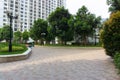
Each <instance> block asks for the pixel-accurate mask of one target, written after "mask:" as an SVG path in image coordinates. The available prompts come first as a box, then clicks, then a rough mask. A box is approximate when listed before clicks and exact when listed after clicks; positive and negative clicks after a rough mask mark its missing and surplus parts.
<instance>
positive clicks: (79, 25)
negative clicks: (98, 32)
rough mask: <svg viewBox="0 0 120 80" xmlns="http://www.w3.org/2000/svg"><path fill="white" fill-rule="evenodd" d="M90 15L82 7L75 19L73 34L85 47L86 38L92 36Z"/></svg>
mask: <svg viewBox="0 0 120 80" xmlns="http://www.w3.org/2000/svg"><path fill="white" fill-rule="evenodd" d="M90 21H91V14H90V12H88V9H87V8H86V7H85V6H82V7H81V8H80V9H79V10H78V12H77V15H76V18H75V33H76V34H77V35H78V36H80V37H81V42H82V44H84V45H86V44H87V42H88V36H89V35H91V34H92V31H93V30H92V25H91V23H90Z"/></svg>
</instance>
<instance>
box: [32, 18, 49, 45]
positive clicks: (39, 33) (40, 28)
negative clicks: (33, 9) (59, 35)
mask: <svg viewBox="0 0 120 80" xmlns="http://www.w3.org/2000/svg"><path fill="white" fill-rule="evenodd" d="M47 27H48V23H47V21H45V20H43V19H38V20H35V21H34V24H33V27H32V28H31V30H30V35H31V38H33V39H35V40H36V41H37V40H40V41H41V43H43V40H44V39H45V37H46V36H47V34H48V31H47ZM43 33H44V35H43Z"/></svg>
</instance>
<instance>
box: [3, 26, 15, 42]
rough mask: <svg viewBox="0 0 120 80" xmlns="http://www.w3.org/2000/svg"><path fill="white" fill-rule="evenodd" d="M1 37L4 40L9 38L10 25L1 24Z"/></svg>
mask: <svg viewBox="0 0 120 80" xmlns="http://www.w3.org/2000/svg"><path fill="white" fill-rule="evenodd" d="M2 31H3V35H4V36H3V39H5V40H6V41H8V40H9V39H10V26H8V25H5V26H3V30H2ZM12 37H13V30H12Z"/></svg>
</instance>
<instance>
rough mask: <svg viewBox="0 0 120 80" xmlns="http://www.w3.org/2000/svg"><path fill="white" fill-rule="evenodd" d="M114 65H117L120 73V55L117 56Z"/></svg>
mask: <svg viewBox="0 0 120 80" xmlns="http://www.w3.org/2000/svg"><path fill="white" fill-rule="evenodd" d="M114 63H115V66H116V68H118V69H119V72H120V53H116V54H115V56H114Z"/></svg>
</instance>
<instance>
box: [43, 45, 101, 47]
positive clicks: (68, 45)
mask: <svg viewBox="0 0 120 80" xmlns="http://www.w3.org/2000/svg"><path fill="white" fill-rule="evenodd" d="M44 46H48V47H49V46H50V47H102V46H101V45H86V46H85V45H62V44H51V45H50V44H49V45H48V44H46V45H44Z"/></svg>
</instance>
